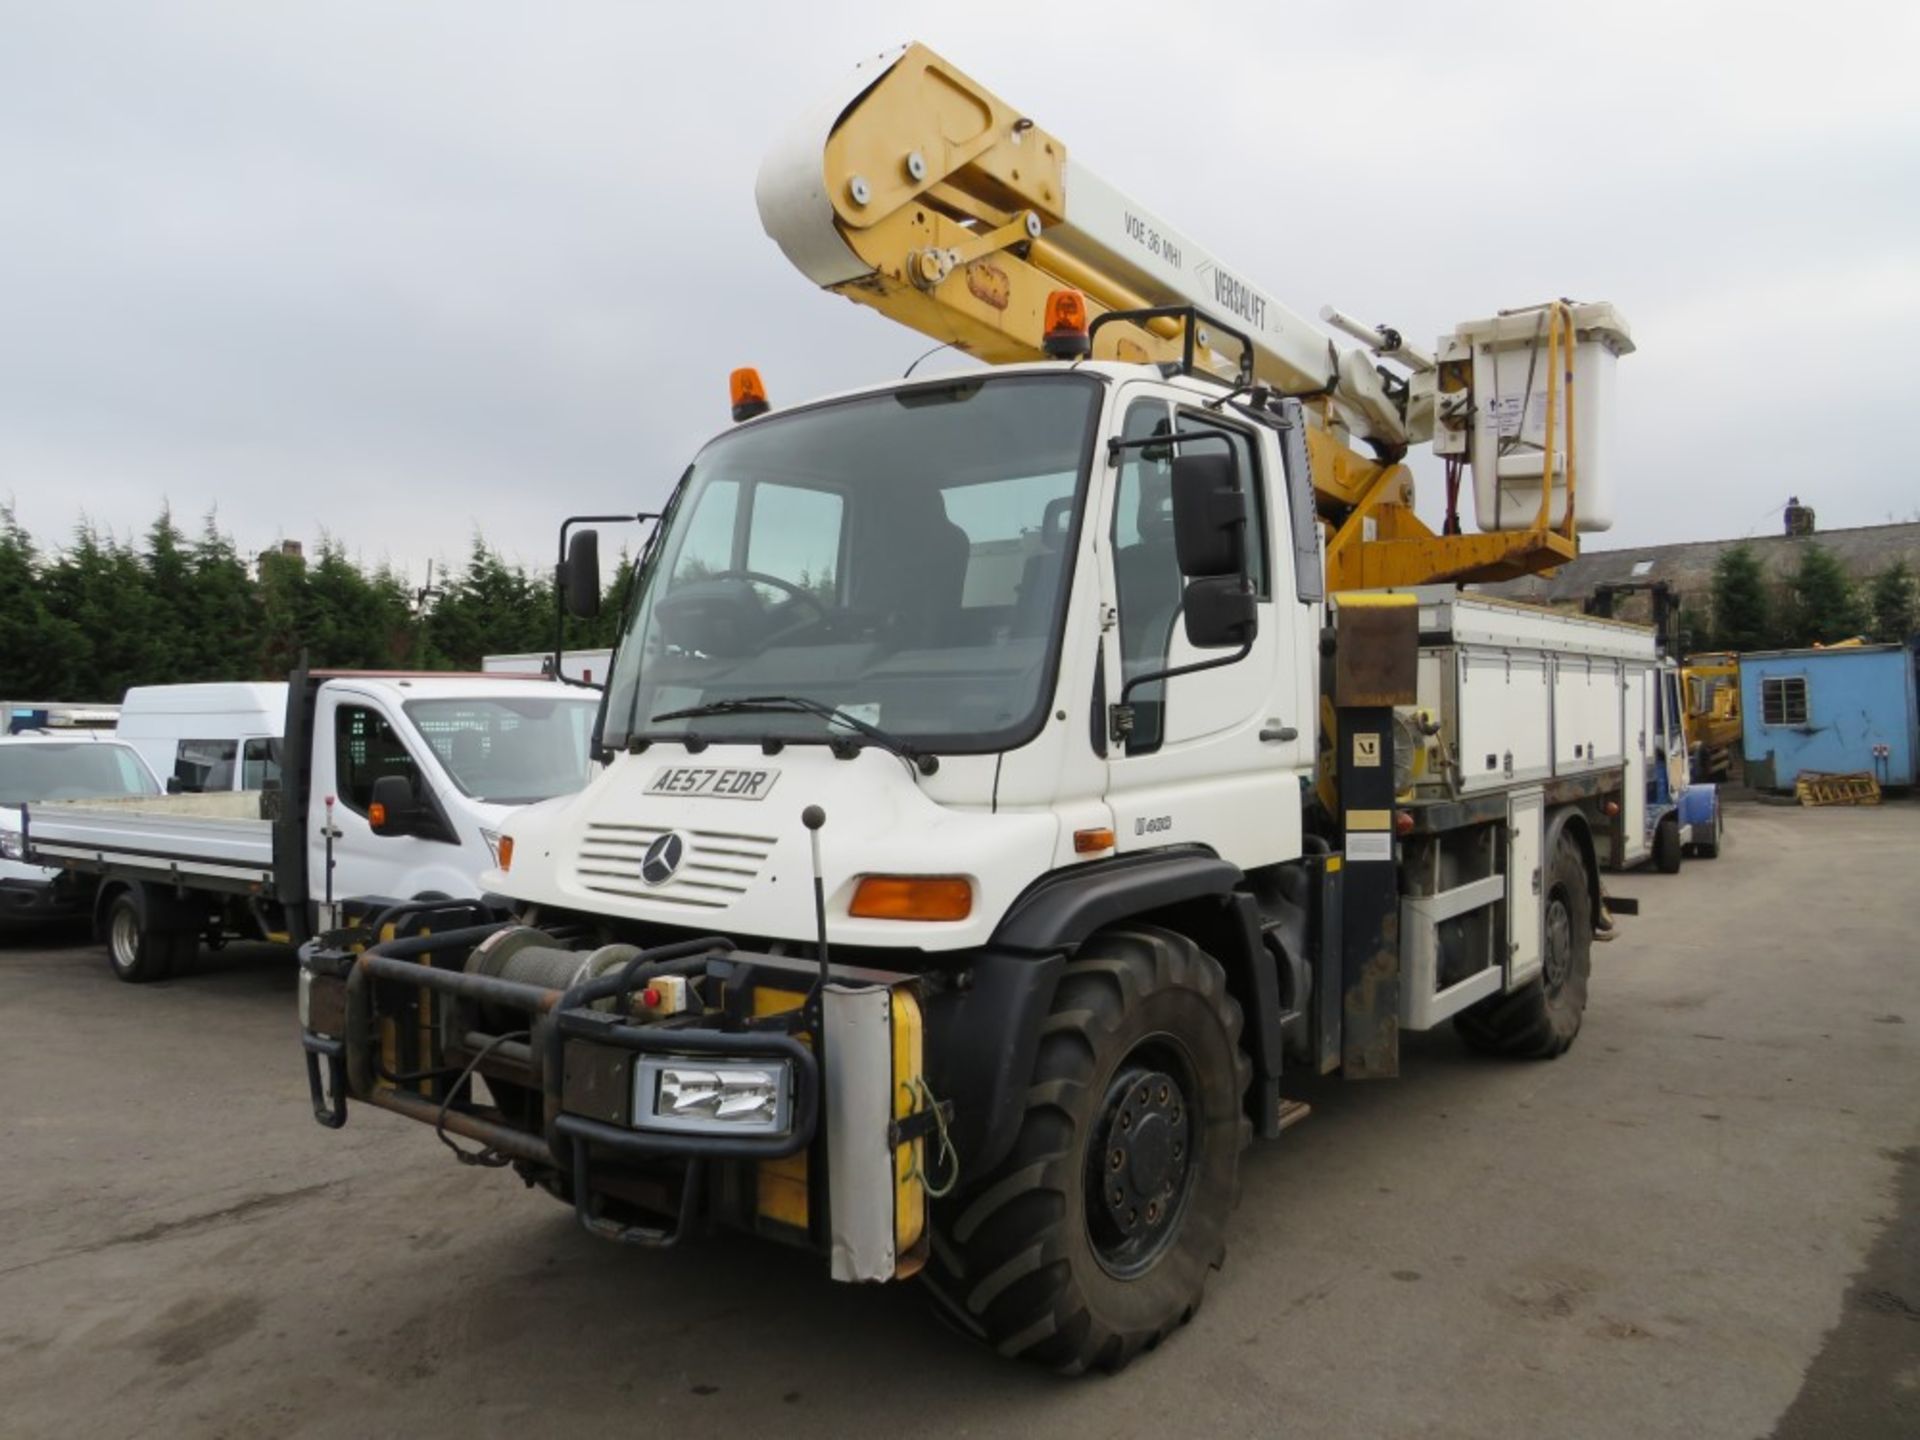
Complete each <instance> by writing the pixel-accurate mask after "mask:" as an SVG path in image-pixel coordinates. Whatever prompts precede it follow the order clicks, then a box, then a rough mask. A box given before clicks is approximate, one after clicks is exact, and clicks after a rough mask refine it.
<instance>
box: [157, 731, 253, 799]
mask: <svg viewBox="0 0 1920 1440" xmlns="http://www.w3.org/2000/svg"><path fill="white" fill-rule="evenodd" d="M239 749H240V745H239V742H238V741H235V740H182V741H181V742H180V743H179V745H178V746H177V747H176V748H175V750H174V752H173V782H174V783H173V788H174V789H175V790H176V791H179V792H180V793H182V794H187V795H197V794H200V793H201V792H203V791H209V790H212V791H220V790H231V789H233V764H234V756H235V755H236V754H238V752H239Z"/></svg>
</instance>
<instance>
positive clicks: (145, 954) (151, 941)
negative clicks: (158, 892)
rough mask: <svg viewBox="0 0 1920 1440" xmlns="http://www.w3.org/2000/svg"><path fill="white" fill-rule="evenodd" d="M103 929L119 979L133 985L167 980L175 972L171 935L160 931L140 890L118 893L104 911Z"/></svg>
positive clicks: (143, 891) (122, 890)
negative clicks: (153, 921) (155, 925)
mask: <svg viewBox="0 0 1920 1440" xmlns="http://www.w3.org/2000/svg"><path fill="white" fill-rule="evenodd" d="M101 916H102V920H101V930H102V932H103V935H104V938H105V939H106V942H107V963H108V964H110V965H112V966H113V973H114V975H115V977H117V978H118V979H121V980H124V981H126V982H127V983H128V984H129V985H144V984H146V983H147V982H148V981H150V980H164V979H166V978H167V976H168V975H169V974H171V973H172V970H173V962H174V955H175V944H174V937H173V935H172V934H171V933H168V932H165V931H160V930H156V929H155V927H154V925H153V924H152V920H153V915H152V907H151V906H150V905H149V904H148V900H147V895H146V892H145V890H143V889H141V888H139V887H137V886H136V887H132V888H128V889H121V890H116V891H115V892H114V893H113V895H112V896H111V897H110V898H109V899H108V901H107V903H106V906H105V908H104V909H103V910H102V912H101Z"/></svg>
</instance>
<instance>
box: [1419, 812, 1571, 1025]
mask: <svg viewBox="0 0 1920 1440" xmlns="http://www.w3.org/2000/svg"><path fill="white" fill-rule="evenodd" d="M1545 888H1546V898H1545V914H1544V916H1543V919H1542V926H1541V931H1542V933H1541V942H1540V948H1541V956H1540V962H1541V963H1540V973H1539V974H1538V975H1536V976H1534V977H1533V979H1532V980H1530V981H1528V982H1527V983H1526V984H1525V985H1523V986H1521V987H1520V988H1519V989H1518V990H1515V991H1514V992H1513V993H1512V994H1510V995H1492V996H1489V997H1488V998H1487V999H1485V1000H1482V1001H1481V1002H1480V1003H1479V1004H1478V1005H1475V1006H1474V1007H1473V1008H1472V1009H1470V1010H1465V1011H1463V1012H1461V1013H1460V1014H1459V1015H1456V1016H1455V1017H1454V1020H1453V1028H1454V1030H1455V1031H1456V1032H1457V1033H1458V1034H1459V1036H1460V1038H1461V1039H1462V1040H1464V1041H1466V1042H1467V1044H1468V1045H1469V1046H1471V1047H1472V1048H1473V1049H1475V1050H1478V1051H1481V1052H1482V1053H1483V1054H1489V1055H1506V1056H1512V1057H1515V1058H1518V1059H1523V1060H1551V1059H1553V1058H1554V1057H1555V1056H1557V1055H1562V1054H1564V1053H1566V1050H1567V1048H1568V1047H1569V1046H1571V1045H1572V1044H1573V1041H1574V1037H1575V1036H1576V1035H1578V1034H1579V1033H1580V1022H1581V1020H1582V1019H1583V1018H1584V1017H1585V1015H1586V1012H1587V980H1588V977H1589V976H1590V975H1591V973H1592V970H1593V898H1592V896H1591V894H1590V893H1589V892H1588V890H1587V862H1586V859H1585V857H1584V856H1583V855H1582V854H1581V852H1580V846H1579V844H1578V842H1577V841H1575V840H1574V838H1573V836H1571V835H1569V834H1567V832H1566V831H1564V830H1563V831H1561V832H1560V838H1559V839H1558V840H1556V841H1555V842H1554V846H1553V858H1552V863H1551V864H1550V865H1549V867H1548V870H1547V877H1546V887H1545Z"/></svg>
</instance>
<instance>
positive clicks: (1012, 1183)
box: [925, 926, 1252, 1374]
mask: <svg viewBox="0 0 1920 1440" xmlns="http://www.w3.org/2000/svg"><path fill="white" fill-rule="evenodd" d="M1240 1028H1241V1015H1240V1007H1239V1005H1238V1004H1237V1003H1236V1002H1235V1000H1234V999H1233V997H1232V996H1231V995H1229V994H1228V993H1227V981H1226V972H1225V971H1223V970H1222V969H1221V967H1220V963H1219V962H1218V961H1217V960H1215V959H1214V958H1213V957H1212V956H1210V955H1208V954H1206V953H1205V952H1203V951H1202V950H1200V949H1199V948H1198V947H1197V946H1196V945H1194V943H1193V942H1192V941H1191V940H1188V939H1187V938H1186V937H1185V936H1182V935H1177V934H1174V933H1173V932H1171V931H1166V930H1160V929H1152V928H1148V927H1146V926H1140V927H1137V928H1131V929H1127V930H1115V931H1110V932H1107V933H1105V934H1102V935H1100V936H1096V937H1095V938H1094V939H1092V940H1090V941H1088V942H1087V944H1086V946H1085V947H1084V948H1083V949H1082V951H1081V956H1080V958H1079V959H1077V960H1075V961H1074V962H1073V963H1072V964H1070V965H1068V966H1067V968H1066V970H1065V971H1064V972H1063V973H1062V975H1061V978H1060V984H1059V988H1058V989H1057V990H1056V991H1055V992H1054V998H1053V1007H1052V1012H1051V1014H1050V1015H1049V1016H1048V1017H1047V1020H1046V1021H1045V1024H1044V1027H1043V1029H1042V1031H1041V1037H1040V1046H1039V1051H1038V1054H1037V1055H1036V1057H1035V1060H1034V1068H1033V1079H1032V1082H1031V1084H1030V1085H1029V1086H1028V1089H1027V1095H1026V1114H1025V1116H1024V1118H1023V1119H1022V1121H1021V1125H1020V1132H1019V1136H1018V1138H1017V1139H1016V1140H1015V1142H1014V1145H1013V1148H1012V1150H1011V1152H1010V1153H1009V1154H1008V1155H1007V1157H1006V1158H1005V1159H1004V1160H1003V1161H1001V1163H1000V1164H999V1165H998V1166H996V1167H995V1168H994V1170H993V1172H992V1173H991V1174H988V1175H983V1176H981V1177H979V1178H978V1179H977V1180H973V1181H972V1182H971V1184H970V1186H969V1188H968V1190H967V1191H966V1193H964V1194H962V1195H959V1196H956V1197H954V1198H953V1199H952V1200H951V1201H949V1202H947V1203H946V1204H944V1205H942V1206H940V1207H939V1208H938V1209H936V1211H935V1214H934V1241H933V1259H932V1262H931V1264H930V1265H929V1266H928V1268H927V1270H926V1272H925V1275H926V1283H927V1285H928V1287H929V1289H931V1290H932V1291H933V1293H934V1298H935V1299H936V1301H937V1302H938V1303H939V1304H940V1305H941V1306H942V1307H943V1308H944V1309H945V1310H946V1311H947V1312H948V1313H949V1314H950V1315H951V1316H952V1317H953V1318H954V1319H955V1320H956V1321H957V1322H958V1323H959V1324H960V1325H961V1327H962V1328H964V1329H966V1330H967V1331H969V1332H970V1333H972V1334H973V1335H975V1336H977V1337H979V1338H980V1339H983V1340H985V1341H986V1342H987V1343H988V1344H990V1345H992V1346H993V1347H994V1348H995V1349H996V1350H998V1351H999V1352H1000V1353H1001V1354H1003V1355H1008V1356H1017V1357H1019V1358H1021V1359H1025V1360H1031V1361H1034V1362H1037V1363H1039V1364H1042V1365H1047V1366H1050V1367H1052V1368H1053V1369H1056V1370H1059V1371H1062V1372H1064V1373H1067V1374H1077V1373H1079V1372H1081V1371H1084V1370H1086V1369H1089V1368H1095V1369H1101V1370H1118V1369H1120V1368H1122V1367H1123V1366H1125V1365H1126V1364H1127V1362H1128V1361H1130V1360H1131V1359H1132V1358H1133V1357H1134V1356H1135V1355H1137V1354H1139V1353H1140V1352H1141V1351H1142V1350H1147V1349H1151V1348H1152V1347H1154V1346H1155V1345H1158V1344H1159V1343H1160V1341H1161V1340H1163V1339H1164V1338H1165V1337H1166V1336H1167V1334H1168V1332H1170V1331H1171V1330H1173V1329H1174V1328H1175V1327H1176V1326H1178V1325H1182V1324H1184V1323H1185V1322H1186V1321H1187V1320H1189V1319H1191V1318H1192V1317H1193V1314H1194V1312H1195V1310H1197V1309H1198V1308H1199V1306H1200V1301H1201V1297H1202V1294H1203V1292H1204V1290H1205V1288H1206V1282H1207V1276H1208V1273H1209V1272H1210V1271H1212V1270H1214V1269H1216V1268H1218V1267H1219V1265H1220V1263H1221V1261H1222V1259H1223V1258H1224V1256H1225V1253H1226V1223H1227V1216H1228V1214H1229V1212H1231V1210H1232V1209H1233V1206H1234V1203H1235V1201H1236V1200H1237V1199H1238V1193H1239V1178H1240V1152H1241V1151H1242V1150H1243V1149H1245V1148H1246V1145H1247V1143H1248V1141H1249V1140H1250V1138H1251V1137H1252V1126H1251V1124H1250V1123H1249V1121H1248V1120H1247V1117H1246V1114H1245V1110H1244V1101H1245V1095H1246V1089H1247V1085H1248V1083H1249V1081H1250V1080H1251V1078H1252V1066H1251V1064H1250V1063H1249V1062H1248V1060H1247V1057H1246V1055H1245V1054H1244V1052H1243V1051H1242V1050H1241V1048H1240Z"/></svg>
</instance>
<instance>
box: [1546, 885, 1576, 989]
mask: <svg viewBox="0 0 1920 1440" xmlns="http://www.w3.org/2000/svg"><path fill="white" fill-rule="evenodd" d="M1546 952H1547V953H1546V954H1545V955H1544V956H1542V957H1541V964H1542V970H1543V973H1542V975H1541V979H1542V981H1543V982H1544V983H1545V985H1546V987H1547V993H1548V994H1549V995H1556V994H1558V993H1559V991H1560V987H1561V986H1562V985H1564V984H1566V983H1567V972H1568V971H1569V970H1570V969H1571V968H1572V967H1573V917H1572V916H1571V915H1569V914H1568V913H1567V902H1566V900H1565V899H1564V898H1563V897H1562V896H1560V895H1558V894H1556V895H1554V897H1553V898H1552V899H1551V900H1550V901H1548V903H1547V934H1546Z"/></svg>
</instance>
